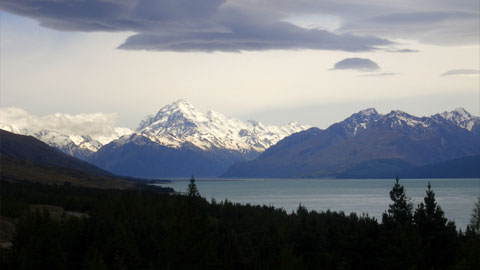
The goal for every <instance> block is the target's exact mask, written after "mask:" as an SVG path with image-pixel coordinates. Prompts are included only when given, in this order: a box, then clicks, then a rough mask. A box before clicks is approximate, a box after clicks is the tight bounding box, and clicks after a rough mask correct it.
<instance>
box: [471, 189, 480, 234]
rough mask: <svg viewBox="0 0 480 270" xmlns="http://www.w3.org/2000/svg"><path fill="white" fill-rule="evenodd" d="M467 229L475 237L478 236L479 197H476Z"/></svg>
mask: <svg viewBox="0 0 480 270" xmlns="http://www.w3.org/2000/svg"><path fill="white" fill-rule="evenodd" d="M469 227H470V229H471V230H472V231H474V232H475V233H476V234H477V235H480V197H478V200H477V202H476V203H475V207H474V208H473V213H472V218H471V219H470V224H469Z"/></svg>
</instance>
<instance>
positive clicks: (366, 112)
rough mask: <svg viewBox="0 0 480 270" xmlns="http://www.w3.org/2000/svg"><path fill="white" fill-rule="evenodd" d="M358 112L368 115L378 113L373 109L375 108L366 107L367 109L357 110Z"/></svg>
mask: <svg viewBox="0 0 480 270" xmlns="http://www.w3.org/2000/svg"><path fill="white" fill-rule="evenodd" d="M358 114H361V115H365V116H370V115H378V112H377V110H375V108H368V109H365V110H361V111H359V112H358Z"/></svg>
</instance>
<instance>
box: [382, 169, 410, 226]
mask: <svg viewBox="0 0 480 270" xmlns="http://www.w3.org/2000/svg"><path fill="white" fill-rule="evenodd" d="M390 199H391V200H392V201H393V203H392V204H389V205H388V210H387V213H388V214H384V215H383V218H384V220H385V219H388V218H389V219H392V220H393V221H394V222H395V223H401V224H403V223H409V222H411V221H412V209H413V205H412V203H411V202H410V198H409V197H407V194H406V193H405V188H404V187H403V185H400V183H399V179H398V177H397V178H395V185H393V188H392V190H391V191H390Z"/></svg>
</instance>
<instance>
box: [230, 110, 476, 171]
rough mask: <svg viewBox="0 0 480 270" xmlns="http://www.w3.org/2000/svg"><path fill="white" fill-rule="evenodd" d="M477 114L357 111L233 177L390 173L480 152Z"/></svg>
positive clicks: (276, 148)
mask: <svg viewBox="0 0 480 270" xmlns="http://www.w3.org/2000/svg"><path fill="white" fill-rule="evenodd" d="M478 130H479V117H475V116H472V115H471V114H469V113H468V112H466V111H465V110H464V109H462V108H459V109H455V110H454V111H452V112H445V113H440V114H436V115H433V116H430V117H416V116H413V115H410V114H408V113H405V112H402V111H398V110H394V111H391V112H390V113H387V114H379V113H378V112H377V111H376V110H375V109H367V110H363V111H360V112H358V113H355V114H353V115H351V116H350V117H348V118H346V119H345V120H344V121H342V122H339V123H335V124H333V125H331V126H330V127H329V128H327V129H325V130H322V131H320V130H315V129H310V130H308V131H302V132H300V133H297V134H293V135H291V136H288V137H286V138H285V139H283V140H281V141H280V142H279V143H277V144H276V145H273V146H272V147H270V148H269V149H268V150H266V151H265V152H264V153H262V154H261V155H260V156H259V157H257V158H256V159H254V160H252V161H248V162H243V163H236V164H234V165H232V166H231V167H230V169H229V170H228V171H227V172H226V173H225V174H224V176H230V177H232V176H234V177H304V176H314V177H353V178H362V177H395V176H397V175H398V174H401V173H403V170H406V169H409V168H413V167H416V166H423V165H427V164H432V163H436V162H443V161H447V160H453V159H458V158H462V157H466V156H473V155H478V154H480V132H478Z"/></svg>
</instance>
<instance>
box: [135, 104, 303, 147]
mask: <svg viewBox="0 0 480 270" xmlns="http://www.w3.org/2000/svg"><path fill="white" fill-rule="evenodd" d="M306 128H307V127H306V126H300V125H291V124H290V125H284V126H265V125H263V124H262V123H259V122H256V121H247V122H243V121H240V120H238V119H234V118H229V117H226V116H224V115H223V114H221V113H218V112H214V111H208V112H206V113H204V112H200V111H198V110H197V109H196V108H195V107H194V106H193V105H192V104H191V103H190V102H188V101H187V100H185V99H181V100H177V101H175V102H173V103H170V104H168V105H166V106H164V107H162V108H161V109H160V110H159V111H158V113H157V114H156V115H155V116H150V117H147V118H146V119H145V120H144V121H142V122H141V123H140V126H139V128H138V129H137V133H138V134H142V135H143V136H145V137H147V138H149V139H150V140H152V141H153V142H156V143H158V144H161V145H164V146H167V147H173V148H179V147H182V145H184V144H185V143H190V144H193V145H195V146H197V147H198V148H200V149H204V150H206V149H211V148H219V149H230V150H238V151H241V152H250V151H256V152H261V151H263V150H265V149H266V148H268V147H270V146H271V145H273V144H275V143H276V142H277V141H279V140H281V139H283V138H284V137H285V136H288V135H290V134H292V133H295V132H298V131H301V130H304V129H306Z"/></svg>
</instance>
